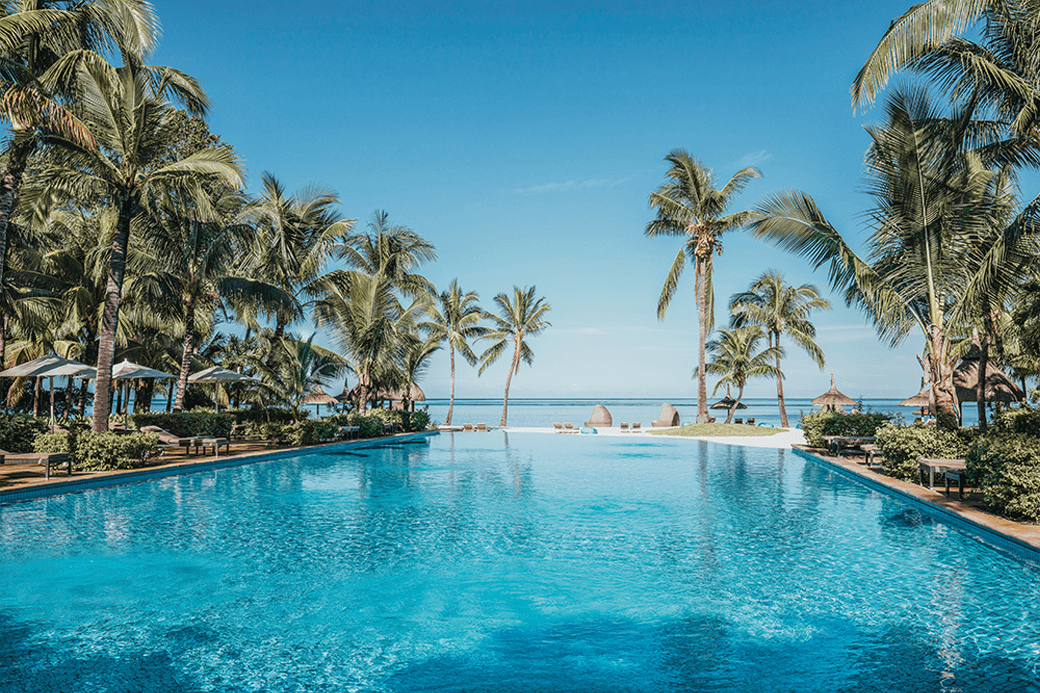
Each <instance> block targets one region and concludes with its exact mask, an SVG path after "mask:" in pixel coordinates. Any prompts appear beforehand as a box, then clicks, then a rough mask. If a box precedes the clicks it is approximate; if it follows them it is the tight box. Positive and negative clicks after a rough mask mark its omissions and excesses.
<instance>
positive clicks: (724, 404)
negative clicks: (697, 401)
mask: <svg viewBox="0 0 1040 693" xmlns="http://www.w3.org/2000/svg"><path fill="white" fill-rule="evenodd" d="M736 401H737V400H735V399H733V398H732V397H730V394H729V385H727V386H726V396H725V397H723V398H722V399H720V400H719V401H718V402H716V403H715V404H713V405H711V406H710V407H708V408H709V409H726V410H727V411H728V410H729V409H732V408H733V404H734V403H735V402H736ZM737 409H747V405H746V404H744V403H743V402H741V403H740V404H737Z"/></svg>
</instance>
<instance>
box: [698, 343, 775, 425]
mask: <svg viewBox="0 0 1040 693" xmlns="http://www.w3.org/2000/svg"><path fill="white" fill-rule="evenodd" d="M765 337H766V333H765V331H764V330H763V329H762V327H761V326H760V325H746V326H744V327H737V328H735V329H732V330H719V337H718V339H713V340H711V341H710V342H708V343H707V345H706V348H707V351H708V353H710V354H711V356H712V360H711V361H709V362H707V363H705V364H704V370H703V371H698V372H695V373H694V376H695V377H696V376H698V375H700V374H701V373H702V372H703V373H709V374H711V375H718V376H722V377H721V378H719V381H718V382H717V383H715V389H714V390H712V395H714V394H715V393H716V392H718V391H719V388H720V387H722V386H723V385H726V386H727V387H728V386H730V385H735V386H736V387H737V398H736V400H734V401H733V403H732V404H731V405H730V407H729V413H728V414H727V415H726V423H730V422H731V421H732V420H733V412H735V411H736V410H737V408H738V407H739V406H740V400H741V399H743V397H744V386H745V385H746V384H747V381H748V380H750V379H751V378H767V377H769V376H776V377H778V378H782V377H783V373H781V372H780V369H779V368H778V367H777V366H774V365H773V362H774V361H777V362H779V359H780V357H781V356H783V348H782V347H779V346H775V345H774V346H769V347H767V348H766V349H764V350H762V351H758V347H759V344H761V342H762V340H763V339H765Z"/></svg>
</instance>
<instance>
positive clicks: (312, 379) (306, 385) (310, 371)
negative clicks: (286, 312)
mask: <svg viewBox="0 0 1040 693" xmlns="http://www.w3.org/2000/svg"><path fill="white" fill-rule="evenodd" d="M315 334H316V333H315ZM315 334H312V335H311V336H310V337H308V338H307V340H306V341H300V340H297V339H294V338H292V337H291V336H283V337H281V338H280V339H279V340H278V341H277V342H275V344H274V346H275V358H274V364H275V366H274V368H269V367H267V366H266V364H264V365H261V364H257V365H258V370H259V373H260V381H261V384H262V386H263V389H265V390H267V391H268V392H269V393H271V394H273V395H275V396H276V398H277V400H278V401H280V402H285V403H287V404H288V405H289V406H290V407H292V410H293V414H294V420H295V421H300V419H301V418H303V417H302V415H301V412H300V404H301V402H302V400H303V398H304V397H306V396H307V395H308V394H310V393H311V392H312V391H313V390H314V388H316V387H318V386H319V385H328V383H329V381H330V380H332V379H333V378H337V377H339V376H341V375H343V373H345V372H346V370H347V368H348V364H347V361H346V359H344V358H343V357H342V356H340V355H339V354H337V353H335V352H333V351H330V350H328V349H325V348H323V347H320V346H318V345H316V344H314V343H313V342H314V337H315Z"/></svg>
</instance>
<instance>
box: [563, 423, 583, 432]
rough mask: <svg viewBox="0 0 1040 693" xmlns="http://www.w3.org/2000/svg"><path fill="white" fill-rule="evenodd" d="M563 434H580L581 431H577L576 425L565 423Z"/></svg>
mask: <svg viewBox="0 0 1040 693" xmlns="http://www.w3.org/2000/svg"><path fill="white" fill-rule="evenodd" d="M563 432H564V433H579V432H580V431H578V429H576V428H575V427H574V424H572V423H565V424H563Z"/></svg>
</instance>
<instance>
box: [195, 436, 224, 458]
mask: <svg viewBox="0 0 1040 693" xmlns="http://www.w3.org/2000/svg"><path fill="white" fill-rule="evenodd" d="M195 440H196V443H195V454H196V455H197V454H199V447H201V448H202V454H203V455H205V454H206V448H213V456H214V457H220V452H219V450H220V448H224V452H225V453H228V452H231V441H230V440H228V439H227V438H196V439H195Z"/></svg>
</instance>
